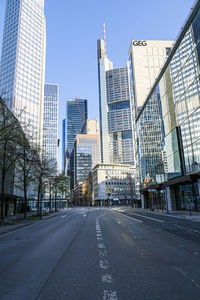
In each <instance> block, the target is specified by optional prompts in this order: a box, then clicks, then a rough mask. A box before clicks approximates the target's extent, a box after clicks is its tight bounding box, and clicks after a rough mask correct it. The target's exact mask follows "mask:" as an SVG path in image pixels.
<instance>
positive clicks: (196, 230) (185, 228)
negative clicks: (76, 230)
mask: <svg viewBox="0 0 200 300" xmlns="http://www.w3.org/2000/svg"><path fill="white" fill-rule="evenodd" d="M174 225H175V226H176V227H178V228H179V229H183V230H186V231H187V230H190V231H193V232H195V233H200V231H199V230H198V229H192V228H188V227H184V226H181V225H178V224H176V223H174Z"/></svg>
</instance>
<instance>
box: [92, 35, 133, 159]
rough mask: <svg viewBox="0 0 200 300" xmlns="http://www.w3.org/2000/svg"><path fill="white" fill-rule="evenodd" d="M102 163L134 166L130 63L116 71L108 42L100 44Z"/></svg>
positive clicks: (98, 48)
mask: <svg viewBox="0 0 200 300" xmlns="http://www.w3.org/2000/svg"><path fill="white" fill-rule="evenodd" d="M97 55H98V79H99V107H100V143H101V162H102V163H122V164H133V163H134V155H133V139H132V125H131V109H130V93H129V79H128V71H129V68H128V63H127V65H126V66H124V67H122V68H117V69H113V65H112V63H111V62H110V61H109V60H108V58H107V55H106V49H105V41H104V40H102V39H99V40H98V41H97Z"/></svg>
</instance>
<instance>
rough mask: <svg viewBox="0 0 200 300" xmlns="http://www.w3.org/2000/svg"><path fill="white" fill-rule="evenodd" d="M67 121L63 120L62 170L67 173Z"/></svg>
mask: <svg viewBox="0 0 200 300" xmlns="http://www.w3.org/2000/svg"><path fill="white" fill-rule="evenodd" d="M65 147H66V120H65V119H63V120H62V170H63V171H65V165H66V150H65Z"/></svg>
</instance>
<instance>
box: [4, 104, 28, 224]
mask: <svg viewBox="0 0 200 300" xmlns="http://www.w3.org/2000/svg"><path fill="white" fill-rule="evenodd" d="M21 132H23V131H22V129H21V126H20V124H19V121H18V120H17V118H16V117H15V116H14V115H13V114H12V112H11V111H10V110H9V109H8V108H7V106H6V104H5V103H4V101H3V99H2V98H0V176H1V222H3V218H4V202H5V182H6V179H7V180H8V181H9V180H10V181H11V182H12V181H13V176H14V175H13V174H14V169H15V161H16V155H15V154H16V148H17V144H18V136H19V134H20V133H21ZM11 182H10V184H11Z"/></svg>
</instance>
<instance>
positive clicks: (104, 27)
mask: <svg viewBox="0 0 200 300" xmlns="http://www.w3.org/2000/svg"><path fill="white" fill-rule="evenodd" d="M103 39H104V51H105V55H106V24H105V23H104V24H103Z"/></svg>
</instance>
